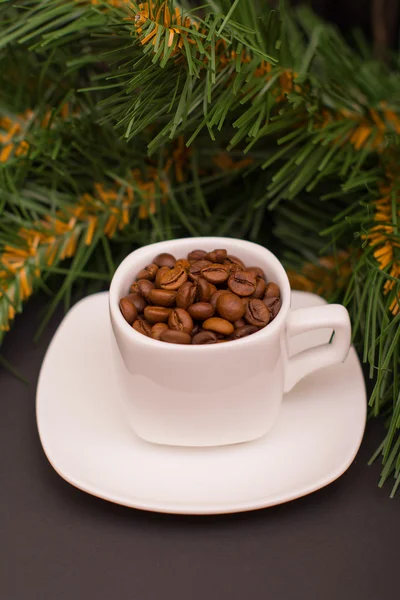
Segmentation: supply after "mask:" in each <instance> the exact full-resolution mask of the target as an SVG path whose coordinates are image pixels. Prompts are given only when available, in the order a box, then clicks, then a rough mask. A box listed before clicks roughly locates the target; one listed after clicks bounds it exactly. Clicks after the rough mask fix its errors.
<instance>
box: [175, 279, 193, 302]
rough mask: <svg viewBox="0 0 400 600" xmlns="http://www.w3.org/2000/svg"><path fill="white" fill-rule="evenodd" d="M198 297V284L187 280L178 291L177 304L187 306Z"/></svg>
mask: <svg viewBox="0 0 400 600" xmlns="http://www.w3.org/2000/svg"><path fill="white" fill-rule="evenodd" d="M195 298H196V286H195V284H194V283H192V282H191V281H185V283H183V284H182V285H181V287H180V288H179V290H178V291H177V293H176V306H177V307H178V308H187V307H188V306H190V305H191V304H193V302H194V301H195Z"/></svg>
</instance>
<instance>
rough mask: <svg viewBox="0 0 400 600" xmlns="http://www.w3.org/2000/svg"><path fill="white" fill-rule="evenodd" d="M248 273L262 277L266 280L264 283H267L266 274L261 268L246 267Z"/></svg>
mask: <svg viewBox="0 0 400 600" xmlns="http://www.w3.org/2000/svg"><path fill="white" fill-rule="evenodd" d="M246 271H247V272H248V273H253V275H254V276H255V277H261V278H262V279H264V281H266V277H265V273H264V271H263V270H262V269H260V267H246Z"/></svg>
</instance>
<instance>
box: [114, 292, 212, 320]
mask: <svg viewBox="0 0 400 600" xmlns="http://www.w3.org/2000/svg"><path fill="white" fill-rule="evenodd" d="M210 306H211V304H210ZM119 308H120V310H121V313H122V316H123V317H124V319H125V321H126V322H127V323H129V325H132V323H133V321H135V320H136V318H137V315H138V311H137V308H136V306H135V305H134V304H133V302H132V300H130V299H129V297H128V296H126V297H125V298H121V300H120V301H119Z"/></svg>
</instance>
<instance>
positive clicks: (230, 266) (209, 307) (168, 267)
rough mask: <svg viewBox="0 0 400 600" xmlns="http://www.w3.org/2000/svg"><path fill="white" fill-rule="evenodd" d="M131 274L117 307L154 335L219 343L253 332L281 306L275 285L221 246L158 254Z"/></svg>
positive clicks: (138, 328) (184, 341) (144, 331)
mask: <svg viewBox="0 0 400 600" xmlns="http://www.w3.org/2000/svg"><path fill="white" fill-rule="evenodd" d="M136 279H137V281H134V282H133V283H132V284H131V286H130V293H129V294H128V295H126V296H124V297H123V298H121V300H120V308H121V312H122V314H123V316H124V318H125V319H126V321H127V322H128V323H129V324H131V325H132V327H133V328H134V329H135V330H136V331H139V332H140V333H142V334H144V335H147V336H151V337H152V338H153V339H156V340H161V341H167V342H171V343H176V344H190V343H193V344H194V345H196V344H215V343H225V342H227V341H230V340H236V339H240V338H241V337H244V336H246V335H250V334H252V333H255V332H256V331H258V330H259V329H261V328H262V327H264V326H265V325H267V324H268V322H269V321H270V320H272V319H273V318H275V317H276V315H277V314H278V312H279V310H280V308H281V300H280V290H279V287H278V286H277V284H275V283H273V282H270V283H268V284H267V283H266V279H265V275H264V272H263V270H262V269H261V268H260V267H256V266H254V267H246V266H245V264H244V262H243V261H242V260H241V259H240V258H239V257H237V256H234V255H232V254H228V253H227V251H226V250H225V249H215V250H212V251H209V252H207V251H206V250H200V249H198V250H193V251H191V252H189V253H188V255H187V258H184V257H179V256H178V257H177V258H175V256H173V255H172V254H169V253H167V252H164V253H162V254H158V255H157V256H156V257H155V258H154V260H153V262H152V263H151V264H149V265H147V266H146V267H144V268H143V269H141V270H140V271H139V272H138V273H137V276H136ZM217 286H218V288H219V289H218V288H217ZM221 288H223V289H221ZM139 315H142V316H139Z"/></svg>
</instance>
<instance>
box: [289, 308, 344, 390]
mask: <svg viewBox="0 0 400 600" xmlns="http://www.w3.org/2000/svg"><path fill="white" fill-rule="evenodd" d="M322 328H329V329H333V330H334V336H333V340H332V341H331V342H330V343H328V344H323V345H321V346H317V347H315V348H310V349H309V350H303V351H302V352H298V353H297V354H295V355H294V356H291V357H290V358H289V360H288V364H287V367H286V372H285V393H286V392H289V391H290V390H291V389H292V388H293V387H294V386H295V385H296V383H297V382H298V381H300V379H303V377H305V376H306V375H309V374H310V373H313V372H314V371H316V370H317V369H321V368H322V367H328V366H329V365H335V364H337V363H340V362H343V361H344V359H345V358H346V356H347V354H348V352H349V349H350V343H351V323H350V317H349V313H348V312H347V310H346V309H345V307H344V306H342V305H341V304H328V305H324V306H315V307H312V308H298V309H297V310H293V311H291V312H290V313H289V316H288V320H287V324H286V330H287V335H288V337H289V338H291V337H293V336H295V335H298V334H300V333H306V332H307V331H311V330H313V329H322Z"/></svg>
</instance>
